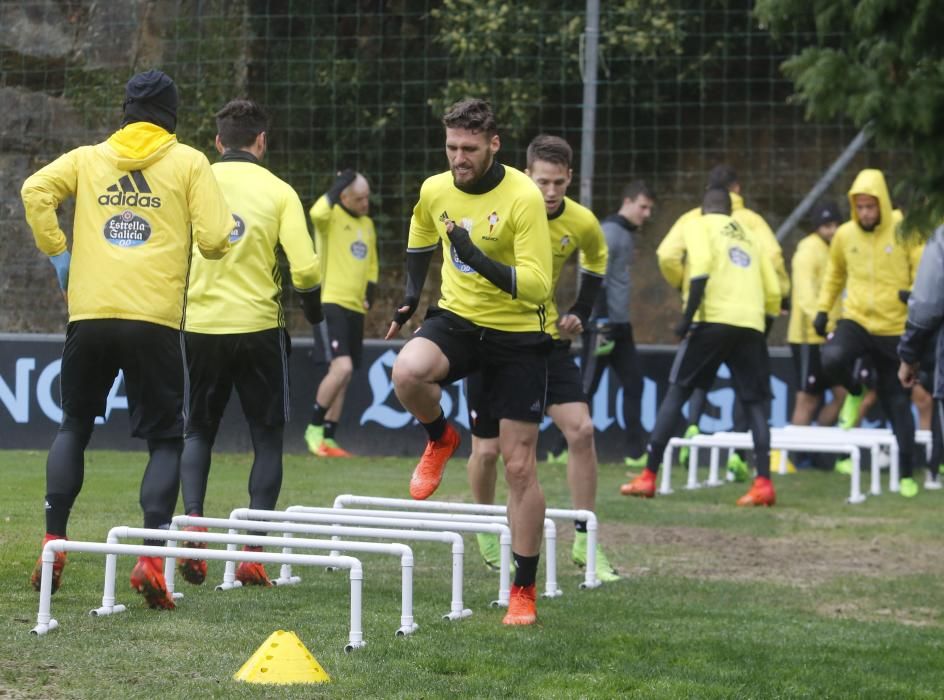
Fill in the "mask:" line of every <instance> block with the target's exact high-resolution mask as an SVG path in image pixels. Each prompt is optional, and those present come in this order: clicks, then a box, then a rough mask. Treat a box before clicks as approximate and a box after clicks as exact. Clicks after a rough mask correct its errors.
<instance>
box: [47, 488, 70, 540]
mask: <svg viewBox="0 0 944 700" xmlns="http://www.w3.org/2000/svg"><path fill="white" fill-rule="evenodd" d="M74 500H75V499H73V498H71V497H70V496H62V495H59V494H55V493H47V494H46V504H45V505H46V532H48V533H49V534H50V535H60V536H62V537H65V536H66V526H67V524H68V523H69V513H70V512H71V511H72V502H73V501H74Z"/></svg>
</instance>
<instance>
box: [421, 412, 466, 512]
mask: <svg viewBox="0 0 944 700" xmlns="http://www.w3.org/2000/svg"><path fill="white" fill-rule="evenodd" d="M460 442H461V439H460V437H459V433H458V432H456V429H455V428H453V427H452V425H451V424H449V423H447V424H446V430H445V431H444V432H443V434H442V435H441V436H440V437H439V439H438V440H435V441H434V440H429V441H427V443H426V451H425V452H423V456H422V457H420V461H419V464H417V465H416V469H414V470H413V477H412V478H411V479H410V496H412V497H413V498H414V499H416V500H417V501H422V500H425V499H427V498H429V497H430V496H432V495H433V494H434V493H435V492H436V489H437V488H439V483H440V482H441V481H442V477H443V472H444V471H445V470H446V462H448V461H449V458H450V457H452V455H453V453H454V452H455V451H456V449H457V448H458V447H459V443H460Z"/></svg>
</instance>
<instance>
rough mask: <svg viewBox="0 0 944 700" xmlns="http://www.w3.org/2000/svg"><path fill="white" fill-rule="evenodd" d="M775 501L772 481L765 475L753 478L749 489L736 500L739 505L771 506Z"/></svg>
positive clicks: (775, 496) (775, 495)
mask: <svg viewBox="0 0 944 700" xmlns="http://www.w3.org/2000/svg"><path fill="white" fill-rule="evenodd" d="M776 501H777V494H776V493H774V485H773V482H772V481H771V480H770V479H769V478H768V477H766V476H758V477H757V478H755V479H754V483H753V484H752V485H751V488H750V490H749V491H748V492H747V493H745V494H744V495H743V496H741V497H740V498H739V499H738V500H737V504H738V505H739V506H772V505H773V504H774V503H776Z"/></svg>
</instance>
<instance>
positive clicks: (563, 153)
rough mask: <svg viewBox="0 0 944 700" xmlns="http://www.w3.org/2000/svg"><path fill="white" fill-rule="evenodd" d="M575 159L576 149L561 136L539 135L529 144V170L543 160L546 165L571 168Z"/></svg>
mask: <svg viewBox="0 0 944 700" xmlns="http://www.w3.org/2000/svg"><path fill="white" fill-rule="evenodd" d="M573 159H574V149H572V148H571V147H570V144H569V143H567V142H566V141H565V140H564V139H562V138H561V137H560V136H551V135H550V134H538V135H537V136H535V137H534V138H533V139H532V140H531V143H529V144H528V167H529V168H530V167H531V166H532V165H534V161H536V160H543V161H544V162H545V163H553V164H554V165H563V166H564V167H565V168H569V167H570V163H571V161H572V160H573Z"/></svg>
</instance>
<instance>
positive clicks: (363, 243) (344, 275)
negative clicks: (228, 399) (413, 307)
mask: <svg viewBox="0 0 944 700" xmlns="http://www.w3.org/2000/svg"><path fill="white" fill-rule="evenodd" d="M369 210H370V185H369V183H368V182H367V178H365V177H364V176H363V175H361V174H360V173H356V172H354V171H353V170H344V171H343V172H341V173H338V176H337V178H335V181H334V184H333V185H332V186H331V189H330V190H328V192H327V193H325V194H324V195H322V196H321V197H320V198H319V199H318V201H317V202H315V204H314V206H312V208H311V212H310V214H311V222H312V223H313V224H314V226H315V243H316V248H317V251H318V255H319V256H320V257H321V264H322V266H323V272H324V289H323V290H322V301H323V302H324V317H325V319H324V323H320V324H318V325H316V326H315V327H314V334H315V358H316V362H319V363H326V364H327V363H330V364H328V371H327V373H326V374H325V376H324V378H323V379H322V380H321V383H320V384H319V385H318V390H317V393H316V394H315V404H314V407H313V408H312V412H311V423H310V424H309V425H308V427H307V428H306V429H305V443H306V444H307V445H308V450H309V451H310V452H311V453H312V454H314V455H315V456H317V457H350V456H351V455H350V453H349V452H348V451H347V450H345V449H344V448H342V447H341V446H340V445H338V443H337V441H336V440H335V431H336V430H337V426H338V422H339V421H340V420H341V411H342V409H343V408H344V397H345V395H346V394H347V387H348V385H349V384H350V382H351V376H352V375H353V374H354V370H356V369H357V368H358V367H360V365H361V357H362V355H363V345H364V315H365V313H366V312H367V311H368V310H369V309H370V307H371V304H372V303H373V301H374V294H375V292H376V289H377V234H376V231H375V230H374V222H373V220H372V219H371V218H370V217H369V216H368V215H367V214H368V211H369Z"/></svg>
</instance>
